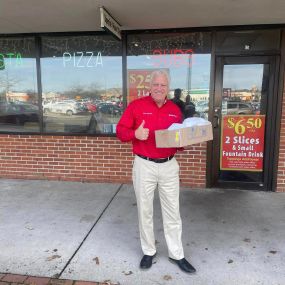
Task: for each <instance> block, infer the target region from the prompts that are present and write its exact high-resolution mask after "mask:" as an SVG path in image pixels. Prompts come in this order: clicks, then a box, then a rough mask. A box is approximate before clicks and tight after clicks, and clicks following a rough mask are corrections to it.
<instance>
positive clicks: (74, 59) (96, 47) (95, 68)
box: [41, 35, 123, 134]
mask: <svg viewBox="0 0 285 285" xmlns="http://www.w3.org/2000/svg"><path fill="white" fill-rule="evenodd" d="M121 45H122V44H121V42H120V41H118V40H116V39H114V38H112V37H111V36H109V35H99V36H65V37H43V38H42V56H41V70H42V71H41V73H42V94H43V95H42V106H43V112H44V119H43V123H44V131H46V132H66V133H91V134H95V133H98V134H99V133H107V134H110V133H115V130H116V124H117V122H118V120H119V118H120V116H121V114H122V107H123V104H122V49H121Z"/></svg>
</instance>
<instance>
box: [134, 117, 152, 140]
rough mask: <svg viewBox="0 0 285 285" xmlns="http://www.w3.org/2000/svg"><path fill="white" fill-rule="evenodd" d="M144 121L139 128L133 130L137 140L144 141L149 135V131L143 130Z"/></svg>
mask: <svg viewBox="0 0 285 285" xmlns="http://www.w3.org/2000/svg"><path fill="white" fill-rule="evenodd" d="M144 124H145V121H144V120H143V121H142V123H141V124H140V126H139V127H138V128H137V129H136V130H135V137H136V138H137V139H138V140H141V141H145V140H147V138H148V135H149V129H146V128H144Z"/></svg>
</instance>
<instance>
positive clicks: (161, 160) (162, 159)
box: [137, 154, 174, 163]
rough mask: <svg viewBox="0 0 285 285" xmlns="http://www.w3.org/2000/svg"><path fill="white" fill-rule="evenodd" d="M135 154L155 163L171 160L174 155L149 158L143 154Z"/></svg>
mask: <svg viewBox="0 0 285 285" xmlns="http://www.w3.org/2000/svg"><path fill="white" fill-rule="evenodd" d="M137 156H139V157H141V158H143V159H146V160H149V161H153V162H156V163H163V162H166V161H169V160H171V159H172V158H173V157H174V155H171V156H169V157H166V158H150V157H147V156H143V155H140V154H137Z"/></svg>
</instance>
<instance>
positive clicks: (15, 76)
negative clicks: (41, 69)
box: [0, 58, 37, 92]
mask: <svg viewBox="0 0 285 285" xmlns="http://www.w3.org/2000/svg"><path fill="white" fill-rule="evenodd" d="M7 80H8V83H9V84H10V87H9V90H10V91H18V92H20V91H23V92H24V91H26V90H33V91H35V92H37V72H36V60H35V59H33V58H22V59H21V61H17V60H16V59H7V60H6V59H5V68H4V69H3V70H0V91H3V90H6V86H7V83H6V82H7ZM11 85H12V86H11Z"/></svg>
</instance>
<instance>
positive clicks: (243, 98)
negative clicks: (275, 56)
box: [222, 64, 269, 115]
mask: <svg viewBox="0 0 285 285" xmlns="http://www.w3.org/2000/svg"><path fill="white" fill-rule="evenodd" d="M268 68H269V67H268V65H266V64H265V65H264V64H236V65H225V66H224V76H223V96H222V114H223V115H233V114H236V115H251V114H260V104H261V97H262V88H264V86H262V84H263V76H264V72H267V70H268Z"/></svg>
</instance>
